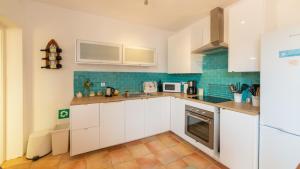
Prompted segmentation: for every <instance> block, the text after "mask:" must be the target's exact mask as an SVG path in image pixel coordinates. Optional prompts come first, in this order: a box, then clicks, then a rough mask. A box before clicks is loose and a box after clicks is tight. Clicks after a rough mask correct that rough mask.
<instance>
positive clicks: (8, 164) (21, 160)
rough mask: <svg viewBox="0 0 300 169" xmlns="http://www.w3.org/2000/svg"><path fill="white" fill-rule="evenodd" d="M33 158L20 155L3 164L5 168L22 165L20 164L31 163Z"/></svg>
mask: <svg viewBox="0 0 300 169" xmlns="http://www.w3.org/2000/svg"><path fill="white" fill-rule="evenodd" d="M31 162H32V161H31V160H27V159H26V158H25V157H19V158H16V159H13V160H9V161H5V162H4V163H3V165H2V167H3V168H8V167H14V166H20V165H28V164H31Z"/></svg>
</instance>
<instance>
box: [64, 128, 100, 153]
mask: <svg viewBox="0 0 300 169" xmlns="http://www.w3.org/2000/svg"><path fill="white" fill-rule="evenodd" d="M97 149H99V127H91V128H86V129H78V130H71V152H70V153H71V156H74V155H77V154H82V153H86V152H89V151H93V150H97Z"/></svg>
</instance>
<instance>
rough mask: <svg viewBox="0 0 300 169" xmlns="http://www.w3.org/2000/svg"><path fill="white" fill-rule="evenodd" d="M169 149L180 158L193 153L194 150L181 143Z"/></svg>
mask: <svg viewBox="0 0 300 169" xmlns="http://www.w3.org/2000/svg"><path fill="white" fill-rule="evenodd" d="M170 149H171V150H173V151H174V152H176V153H177V154H178V155H179V156H180V157H184V156H187V155H190V154H192V153H194V150H193V149H192V148H191V147H190V146H187V145H185V144H183V143H180V144H177V145H176V146H173V147H171V148H170Z"/></svg>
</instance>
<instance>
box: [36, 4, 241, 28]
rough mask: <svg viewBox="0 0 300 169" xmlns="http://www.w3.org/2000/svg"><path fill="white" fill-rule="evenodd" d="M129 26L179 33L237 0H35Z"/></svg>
mask: <svg viewBox="0 0 300 169" xmlns="http://www.w3.org/2000/svg"><path fill="white" fill-rule="evenodd" d="M36 1H40V2H45V3H48V4H51V5H56V6H60V7H64V8H69V9H73V10H79V11H83V12H87V13H91V14H96V15H101V16H106V17H111V18H115V19H119V20H123V21H126V22H129V23H136V24H142V25H147V26H152V27H156V28H159V29H165V30H169V31H176V30H179V29H181V28H183V27H185V26H187V25H189V24H191V23H193V22H194V21H196V20H199V19H200V18H202V17H204V16H206V15H208V14H209V11H210V10H211V9H213V8H215V7H218V6H221V7H225V6H227V5H229V4H231V3H233V2H235V1H237V0H148V1H149V4H148V6H145V5H144V0H36Z"/></svg>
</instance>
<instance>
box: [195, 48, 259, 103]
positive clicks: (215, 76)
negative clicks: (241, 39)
mask: <svg viewBox="0 0 300 169" xmlns="http://www.w3.org/2000/svg"><path fill="white" fill-rule="evenodd" d="M237 82H240V83H241V84H243V83H246V84H248V85H252V84H259V83H260V73H259V72H251V73H237V72H228V52H226V51H225V52H220V53H214V54H208V55H206V56H204V58H203V73H202V74H201V83H200V87H202V88H204V91H205V95H211V96H218V97H223V98H228V99H232V98H233V94H232V93H231V92H230V91H229V88H228V85H229V84H232V83H237Z"/></svg>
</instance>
